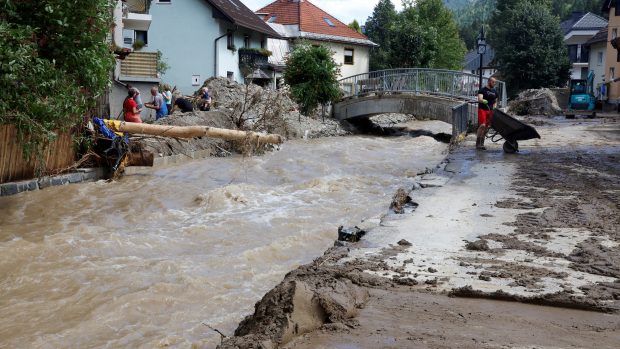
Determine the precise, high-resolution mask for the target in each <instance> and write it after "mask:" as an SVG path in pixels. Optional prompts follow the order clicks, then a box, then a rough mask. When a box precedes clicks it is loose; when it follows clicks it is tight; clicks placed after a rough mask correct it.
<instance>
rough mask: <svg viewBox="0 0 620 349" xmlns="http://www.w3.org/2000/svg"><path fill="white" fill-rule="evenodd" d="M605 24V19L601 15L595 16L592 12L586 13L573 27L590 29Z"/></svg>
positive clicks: (601, 26) (604, 25)
mask: <svg viewBox="0 0 620 349" xmlns="http://www.w3.org/2000/svg"><path fill="white" fill-rule="evenodd" d="M606 26H607V20H606V19H605V18H603V17H601V16H597V15H595V14H594V13H592V12H588V13H586V14H585V15H584V16H583V17H581V19H580V20H579V21H577V23H575V25H573V29H592V28H599V29H600V28H603V27H606Z"/></svg>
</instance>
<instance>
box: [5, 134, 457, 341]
mask: <svg viewBox="0 0 620 349" xmlns="http://www.w3.org/2000/svg"><path fill="white" fill-rule="evenodd" d="M445 150H446V145H445V144H442V143H439V142H437V141H435V140H433V139H432V138H430V137H425V136H424V137H418V138H410V137H396V138H375V137H359V136H354V137H340V138H326V139H319V140H308V141H304V140H296V141H291V142H287V143H286V144H284V145H283V146H282V147H281V149H280V150H278V151H274V152H271V153H268V154H265V155H264V156H260V157H251V158H241V157H231V158H207V159H202V160H195V161H191V162H187V163H185V164H182V165H177V166H170V167H163V168H155V169H141V170H139V171H137V173H135V174H132V175H127V176H125V177H124V178H122V179H121V180H120V181H117V182H113V183H106V182H104V181H99V182H96V183H85V184H76V185H69V186H63V187H53V188H48V189H45V190H42V191H37V192H31V193H22V194H19V195H16V196H11V197H3V198H0V313H1V314H2V316H0V348H158V347H173V348H203V347H204V348H212V347H214V346H215V345H216V344H218V343H219V335H218V334H217V333H215V332H213V331H211V330H209V329H208V328H207V327H206V326H204V325H203V323H206V324H208V325H210V326H213V327H215V328H218V329H220V330H222V331H223V332H224V333H227V334H230V333H232V331H233V330H234V328H235V326H236V324H237V323H238V322H239V321H240V320H241V319H242V318H243V317H244V316H245V315H247V314H249V313H251V312H252V310H253V305H254V303H255V302H256V301H258V300H259V299H260V298H261V297H262V295H263V294H264V293H265V292H267V291H268V290H269V289H270V288H272V287H273V286H274V285H276V284H277V283H278V282H279V281H281V279H282V277H283V276H284V274H286V273H287V272H288V271H289V270H291V269H292V268H295V267H296V266H298V265H300V264H303V263H307V262H309V261H311V260H312V259H314V258H316V257H318V256H319V255H321V254H322V253H323V251H324V250H325V249H326V248H327V247H329V246H330V245H332V244H333V241H334V239H335V238H336V236H337V227H338V226H339V225H345V226H352V225H355V224H358V223H359V222H360V221H361V220H363V219H366V218H370V217H375V216H377V215H380V214H382V213H384V212H386V211H387V207H388V205H389V202H390V199H391V196H392V194H393V193H394V192H395V190H396V189H397V188H398V187H400V186H409V185H411V183H412V177H413V176H415V175H416V173H417V172H418V171H423V170H424V169H425V168H426V167H434V166H435V165H436V164H437V163H439V162H440V161H441V159H442V158H443V155H442V153H443V152H445Z"/></svg>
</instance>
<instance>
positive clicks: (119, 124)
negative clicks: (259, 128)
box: [105, 120, 284, 144]
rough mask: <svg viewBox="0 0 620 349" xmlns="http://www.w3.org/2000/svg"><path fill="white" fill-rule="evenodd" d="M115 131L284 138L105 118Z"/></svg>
mask: <svg viewBox="0 0 620 349" xmlns="http://www.w3.org/2000/svg"><path fill="white" fill-rule="evenodd" d="M105 123H106V125H107V126H108V127H109V128H110V129H111V130H112V131H114V132H124V133H130V134H141V135H151V136H161V137H174V138H196V137H212V138H222V139H225V140H229V141H244V140H249V141H253V142H255V143H258V144H267V143H268V144H280V143H282V142H283V141H284V138H283V137H282V136H280V135H277V134H262V133H257V132H253V131H238V130H229V129H225V128H216V127H209V126H170V125H152V124H144V123H135V122H125V121H119V120H105Z"/></svg>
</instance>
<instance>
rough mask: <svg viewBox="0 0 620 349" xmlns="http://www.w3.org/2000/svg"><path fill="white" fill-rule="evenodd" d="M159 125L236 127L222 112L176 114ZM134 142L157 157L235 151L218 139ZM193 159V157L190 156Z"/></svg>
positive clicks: (230, 145) (225, 153)
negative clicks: (199, 152)
mask: <svg viewBox="0 0 620 349" xmlns="http://www.w3.org/2000/svg"><path fill="white" fill-rule="evenodd" d="M155 124H157V125H171V126H196V125H203V126H211V127H218V128H228V129H234V128H235V127H234V125H233V123H232V122H231V120H230V117H229V115H228V114H227V113H224V112H221V111H207V112H204V111H194V112H191V113H185V114H182V113H174V114H173V115H170V116H168V117H166V118H162V119H159V120H157V121H156V122H155ZM132 141H139V142H140V143H141V144H142V146H143V148H144V149H145V150H148V151H150V152H152V153H153V154H155V156H156V157H162V156H170V155H177V154H185V155H188V156H190V155H191V153H192V152H195V151H201V150H210V151H211V155H212V156H227V155H230V154H231V152H232V151H233V144H232V143H231V142H229V141H225V140H223V139H217V138H209V137H199V138H193V139H176V138H169V137H153V136H151V137H132ZM190 157H191V156H190Z"/></svg>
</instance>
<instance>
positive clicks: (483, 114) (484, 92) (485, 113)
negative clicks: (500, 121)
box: [476, 77, 497, 150]
mask: <svg viewBox="0 0 620 349" xmlns="http://www.w3.org/2000/svg"><path fill="white" fill-rule="evenodd" d="M496 101H497V91H495V78H493V77H491V78H489V82H488V83H487V86H484V87H483V88H481V89H480V91H478V125H479V126H478V132H477V138H476V149H479V150H486V149H487V148H485V147H484V139H485V137H486V136H487V132H489V128H490V127H491V119H492V118H493V108H495V102H496Z"/></svg>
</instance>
